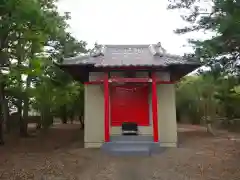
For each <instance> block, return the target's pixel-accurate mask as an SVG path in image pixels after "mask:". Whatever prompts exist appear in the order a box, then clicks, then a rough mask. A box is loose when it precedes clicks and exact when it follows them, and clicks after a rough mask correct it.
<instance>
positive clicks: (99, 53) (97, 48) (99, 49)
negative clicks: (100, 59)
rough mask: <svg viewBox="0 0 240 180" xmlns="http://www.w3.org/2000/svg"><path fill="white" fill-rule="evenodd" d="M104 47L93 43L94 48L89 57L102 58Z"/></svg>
mask: <svg viewBox="0 0 240 180" xmlns="http://www.w3.org/2000/svg"><path fill="white" fill-rule="evenodd" d="M105 49H106V47H105V46H104V45H101V44H97V43H95V46H94V48H93V49H92V50H91V51H90V56H92V57H97V56H104V53H105Z"/></svg>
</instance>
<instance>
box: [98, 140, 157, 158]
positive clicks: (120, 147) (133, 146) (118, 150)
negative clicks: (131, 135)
mask: <svg viewBox="0 0 240 180" xmlns="http://www.w3.org/2000/svg"><path fill="white" fill-rule="evenodd" d="M102 149H103V150H104V151H105V152H108V153H110V154H113V155H131V154H133V155H134V154H135V153H136V155H150V154H152V153H157V152H159V149H160V147H159V144H158V143H154V142H149V141H117V142H108V143H104V144H103V146H102Z"/></svg>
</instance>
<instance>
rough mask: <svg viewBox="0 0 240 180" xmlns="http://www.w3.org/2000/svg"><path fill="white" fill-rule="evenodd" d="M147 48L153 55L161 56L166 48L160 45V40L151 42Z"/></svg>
mask: <svg viewBox="0 0 240 180" xmlns="http://www.w3.org/2000/svg"><path fill="white" fill-rule="evenodd" d="M149 49H150V51H151V53H152V54H153V55H154V56H163V55H164V54H166V50H165V49H164V48H163V47H162V44H161V42H158V43H157V44H151V45H150V46H149Z"/></svg>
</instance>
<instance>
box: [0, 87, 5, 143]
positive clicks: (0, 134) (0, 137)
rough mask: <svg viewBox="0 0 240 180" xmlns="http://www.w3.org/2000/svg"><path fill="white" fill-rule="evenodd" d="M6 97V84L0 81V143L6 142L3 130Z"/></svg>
mask: <svg viewBox="0 0 240 180" xmlns="http://www.w3.org/2000/svg"><path fill="white" fill-rule="evenodd" d="M4 99H5V96H4V85H3V83H0V103H1V106H0V145H3V144H4V140H3V133H4V130H3V122H4V116H3V113H4V112H3V111H4V107H3V106H4Z"/></svg>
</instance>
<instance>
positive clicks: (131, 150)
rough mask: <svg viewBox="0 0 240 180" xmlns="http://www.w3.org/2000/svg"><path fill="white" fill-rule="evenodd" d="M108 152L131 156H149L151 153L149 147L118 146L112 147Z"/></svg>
mask: <svg viewBox="0 0 240 180" xmlns="http://www.w3.org/2000/svg"><path fill="white" fill-rule="evenodd" d="M109 153H110V154H112V155H117V156H121V155H124V156H125V155H131V156H138V155H141V156H150V155H151V150H150V148H149V147H146V146H145V147H127V146H126V147H119V148H116V147H114V148H112V149H111V150H110V151H109Z"/></svg>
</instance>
